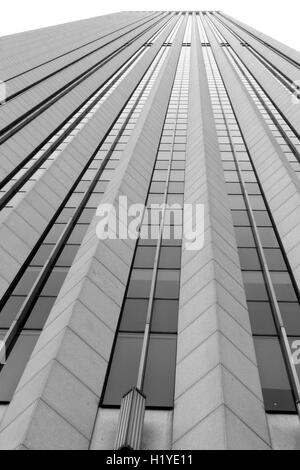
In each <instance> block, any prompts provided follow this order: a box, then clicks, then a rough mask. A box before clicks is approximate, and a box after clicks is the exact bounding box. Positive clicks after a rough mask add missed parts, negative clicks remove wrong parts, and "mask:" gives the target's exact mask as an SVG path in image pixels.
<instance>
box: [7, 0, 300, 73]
mask: <svg viewBox="0 0 300 470" xmlns="http://www.w3.org/2000/svg"><path fill="white" fill-rule="evenodd" d="M1 3H2V5H1V10H0V36H4V35H6V34H13V33H17V32H20V31H26V30H30V29H36V28H41V27H44V26H50V25H55V24H59V23H66V22H68V21H75V20H80V19H83V18H89V17H91V16H99V15H104V14H107V13H112V12H115V11H120V10H125V9H126V10H150V9H151V10H183V9H187V10H222V11H224V12H226V13H228V14H229V15H232V16H235V17H236V18H238V19H240V20H241V21H243V22H245V23H248V24H250V25H251V26H253V27H254V28H256V29H259V30H260V31H262V32H264V33H266V34H269V35H270V36H273V37H275V38H276V39H278V40H280V41H282V42H284V43H286V44H288V45H289V46H291V47H294V48H295V49H297V50H299V51H300V27H299V19H300V2H299V0H298V1H296V0H284V2H279V1H277V2H275V1H270V0H269V1H266V0H247V1H243V0H197V1H196V0H149V1H148V2H146V1H137V0H126V1H124V0H123V1H120V0H83V1H82V0H81V1H79V0H73V1H72V0H44V1H43V0H2V2H1ZM0 42H1V41H0ZM0 68H1V64H0Z"/></svg>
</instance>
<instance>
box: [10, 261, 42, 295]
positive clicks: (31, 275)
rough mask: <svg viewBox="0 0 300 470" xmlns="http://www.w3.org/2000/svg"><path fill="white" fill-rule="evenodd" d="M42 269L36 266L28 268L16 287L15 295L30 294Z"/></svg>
mask: <svg viewBox="0 0 300 470" xmlns="http://www.w3.org/2000/svg"><path fill="white" fill-rule="evenodd" d="M40 271H41V268H34V267H32V268H31V267H29V268H27V270H26V271H25V273H24V275H23V276H22V278H21V280H20V281H19V283H18V285H17V287H16V288H15V290H14V294H15V295H28V294H29V291H30V290H31V288H32V287H33V284H34V283H35V281H36V279H37V277H38V275H39V273H40Z"/></svg>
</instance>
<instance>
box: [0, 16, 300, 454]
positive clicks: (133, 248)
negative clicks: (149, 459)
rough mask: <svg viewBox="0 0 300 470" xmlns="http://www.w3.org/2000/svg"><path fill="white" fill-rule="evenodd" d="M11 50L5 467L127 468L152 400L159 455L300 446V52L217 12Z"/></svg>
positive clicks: (2, 191) (103, 22) (5, 166)
mask: <svg viewBox="0 0 300 470" xmlns="http://www.w3.org/2000/svg"><path fill="white" fill-rule="evenodd" d="M2 41H3V47H2V49H3V51H5V54H3V53H2V52H1V54H2V55H3V57H0V59H1V76H0V123H1V124H0V157H1V158H0V160H1V161H0V406H1V410H0V417H1V418H0V419H1V422H0V425H1V428H0V448H2V449H15V448H28V449H47V448H48V449H88V448H95V449H97V448H104V447H105V448H107V449H112V448H113V445H114V440H115V435H116V430H117V423H118V416H119V411H120V405H121V402H122V398H123V397H124V396H126V394H128V392H130V390H132V389H135V388H137V389H138V393H140V394H141V395H140V396H142V397H145V406H146V411H145V415H144V414H143V416H142V415H141V414H140V415H139V417H138V418H136V419H140V420H141V417H142V418H143V423H144V424H143V426H141V422H139V427H140V429H141V428H143V432H142V435H141V436H139V437H141V447H142V449H151V448H153V446H154V447H155V445H157V446H161V447H162V448H165V449H171V448H173V449H177V450H181V449H270V448H272V447H274V448H277V447H280V446H281V445H283V444H282V439H281V437H280V436H281V433H282V432H284V429H286V433H287V434H286V435H287V436H288V437H287V439H286V440H287V441H288V444H286V443H285V444H284V445H288V446H291V447H293V445H294V446H295V444H293V443H294V442H296V441H297V431H295V427H294V424H293V423H294V419H295V418H296V417H297V401H298V400H300V385H299V377H300V369H299V356H300V353H299V351H300V295H299V286H300V247H299V240H300V212H299V211H300V194H299V193H300V182H299V175H300V111H299V110H300V101H299V99H298V93H297V84H296V85H295V83H296V81H297V78H298V73H299V67H300V54H299V53H298V52H296V51H292V50H290V49H289V48H287V47H286V46H284V45H282V44H280V43H278V42H276V41H275V40H273V39H271V38H268V37H267V36H264V35H258V34H257V32H256V31H255V30H253V29H252V28H251V27H249V26H247V25H244V24H242V23H240V22H239V21H238V20H235V19H234V18H231V17H229V16H228V15H226V14H225V13H222V12H213V11H211V12H209V11H206V12H200V11H195V12H185V11H182V12H178V11H177V12H159V11H158V12H141V11H140V12H120V13H116V14H112V15H107V16H104V17H98V18H91V19H89V20H84V21H78V22H74V23H68V24H65V25H59V26H53V27H50V28H46V29H41V30H37V31H31V32H28V33H22V34H20V35H16V36H8V37H4V38H3V40H2ZM1 54H0V55H1ZM7 57H10V60H8V59H7ZM299 78H300V77H299ZM298 408H299V406H298ZM124 409H125V408H124ZM126 409H127V408H126ZM125 414H126V413H125ZM137 414H138V413H137ZM270 414H272V418H270V416H269V415H270ZM283 414H284V415H287V416H288V417H289V418H288V420H287V421H283V420H282V419H281V418H280V415H283ZM133 415H134V413H133ZM273 415H274V416H273ZM277 416H278V418H276V417H277ZM276 419H277V421H276ZM268 421H269V423H270V426H271V427H270V430H269V428H268V424H267V422H268ZM276 426H277V427H276ZM285 426H286V428H285ZM132 429H134V423H133V428H132ZM270 431H271V435H270ZM295 433H296V434H295ZM295 435H296V438H295ZM159 443H160V444H159Z"/></svg>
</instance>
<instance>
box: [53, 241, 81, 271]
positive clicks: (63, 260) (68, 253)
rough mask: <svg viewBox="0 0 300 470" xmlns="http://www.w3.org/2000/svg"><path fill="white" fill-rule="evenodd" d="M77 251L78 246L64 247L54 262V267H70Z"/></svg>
mask: <svg viewBox="0 0 300 470" xmlns="http://www.w3.org/2000/svg"><path fill="white" fill-rule="evenodd" d="M78 250H79V245H66V246H65V247H64V249H63V251H62V253H61V255H60V257H59V258H58V260H57V262H56V266H59V267H63V266H71V265H72V263H73V261H74V259H75V256H76V254H77V252H78Z"/></svg>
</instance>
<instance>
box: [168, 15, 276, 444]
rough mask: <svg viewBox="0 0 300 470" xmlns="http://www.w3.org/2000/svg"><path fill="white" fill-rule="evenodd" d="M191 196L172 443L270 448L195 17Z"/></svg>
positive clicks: (188, 181)
mask: <svg viewBox="0 0 300 470" xmlns="http://www.w3.org/2000/svg"><path fill="white" fill-rule="evenodd" d="M190 74H191V82H190V96H189V119H188V143H187V162H186V189H185V203H189V204H204V207H205V242H204V247H203V249H202V250H200V251H197V252H194V251H187V250H186V249H185V247H183V258H182V273H181V290H180V309H179V335H178V354H177V369H176V389H175V409H174V422H173V449H269V434H268V428H267V423H266V417H265V412H264V406H263V401H262V393H261V385H260V381H259V374H258V369H257V364H256V358H255V352H254V345H253V339H252V335H251V329H250V323H249V317H248V311H247V308H246V300H245V293H244V288H243V282H242V276H241V270H240V265H239V258H238V253H237V246H236V240H235V235H234V229H233V223H232V218H231V212H230V207H229V201H228V197H227V194H226V188H225V181H224V173H223V169H222V162H221V158H220V154H219V148H218V141H217V135H216V130H215V123H214V118H213V114H212V105H211V101H210V97H209V90H208V83H207V78H206V74H205V66H204V61H203V55H202V51H201V45H200V38H199V35H198V30H196V24H195V22H194V25H193V36H192V50H191V69H190Z"/></svg>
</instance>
